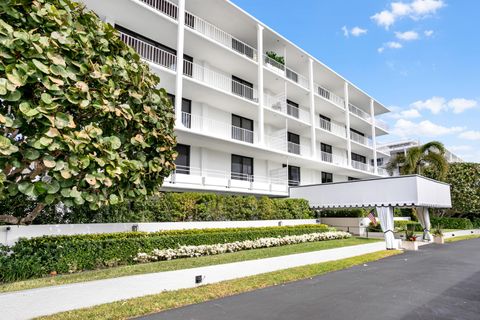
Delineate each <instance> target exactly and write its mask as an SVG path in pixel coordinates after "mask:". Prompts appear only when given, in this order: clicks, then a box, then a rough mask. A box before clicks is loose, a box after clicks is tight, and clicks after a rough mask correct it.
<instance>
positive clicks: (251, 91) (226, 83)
mask: <svg viewBox="0 0 480 320" xmlns="http://www.w3.org/2000/svg"><path fill="white" fill-rule="evenodd" d="M183 74H184V75H186V76H188V77H191V78H193V79H195V80H198V81H200V82H203V83H205V84H207V85H209V86H211V87H214V88H216V89H218V90H221V91H224V92H227V93H232V94H234V95H237V96H240V97H242V98H244V99H248V100H251V101H255V102H257V101H258V96H257V89H255V88H251V87H249V86H246V85H244V84H243V83H240V82H238V81H235V80H232V78H231V77H228V76H226V75H224V74H221V73H219V72H216V71H213V70H211V69H209V68H206V67H204V66H201V65H199V64H196V63H193V62H190V61H186V60H185V61H184V70H183Z"/></svg>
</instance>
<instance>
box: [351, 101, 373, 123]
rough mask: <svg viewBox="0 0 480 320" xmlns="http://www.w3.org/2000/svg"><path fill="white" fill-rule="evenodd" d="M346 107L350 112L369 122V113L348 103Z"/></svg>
mask: <svg viewBox="0 0 480 320" xmlns="http://www.w3.org/2000/svg"><path fill="white" fill-rule="evenodd" d="M348 109H349V110H350V113H353V114H354V115H356V116H358V117H360V118H362V119H363V120H365V121H367V122H371V120H372V118H371V117H370V115H369V114H368V113H366V112H365V111H363V110H362V109H360V108H358V107H357V106H355V105H353V104H351V103H349V104H348Z"/></svg>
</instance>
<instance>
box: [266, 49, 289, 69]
mask: <svg viewBox="0 0 480 320" xmlns="http://www.w3.org/2000/svg"><path fill="white" fill-rule="evenodd" d="M265 55H266V56H267V58H265V66H266V67H267V68H269V69H272V70H274V71H276V72H278V73H284V72H285V70H284V68H285V67H284V66H285V59H284V58H283V57H282V56H280V55H278V54H276V53H275V52H273V51H267V52H266V53H265Z"/></svg>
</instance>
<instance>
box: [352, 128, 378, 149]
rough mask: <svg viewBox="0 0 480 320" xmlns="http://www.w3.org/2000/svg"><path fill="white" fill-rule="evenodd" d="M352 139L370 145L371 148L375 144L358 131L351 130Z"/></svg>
mask: <svg viewBox="0 0 480 320" xmlns="http://www.w3.org/2000/svg"><path fill="white" fill-rule="evenodd" d="M350 139H351V140H352V141H355V142H357V143H360V144H361V145H364V146H366V147H369V148H371V147H372V146H373V142H372V140H371V139H369V138H367V137H365V136H362V135H360V134H358V133H356V132H352V131H350Z"/></svg>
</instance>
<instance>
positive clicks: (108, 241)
mask: <svg viewBox="0 0 480 320" xmlns="http://www.w3.org/2000/svg"><path fill="white" fill-rule="evenodd" d="M328 230H330V229H329V228H328V226H326V225H323V224H316V225H302V226H285V227H263V228H236V229H202V230H175V231H163V232H156V233H142V232H128V233H111V234H93V235H75V236H45V237H39V238H32V239H21V240H20V241H18V242H17V243H16V244H15V245H14V246H13V247H11V248H7V247H0V265H1V266H2V267H1V268H0V282H11V281H16V280H23V279H28V278H35V277H41V276H45V275H48V274H50V273H51V272H57V273H59V274H60V273H73V272H78V271H84V270H94V269H99V268H107V267H113V266H119V265H129V264H133V263H135V262H134V260H133V259H134V258H135V256H136V255H137V253H139V252H151V251H152V250H153V249H167V248H176V247H178V246H180V245H202V244H217V243H227V242H235V241H245V240H255V239H259V238H265V237H279V236H287V235H301V234H307V233H315V232H325V231H328Z"/></svg>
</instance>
